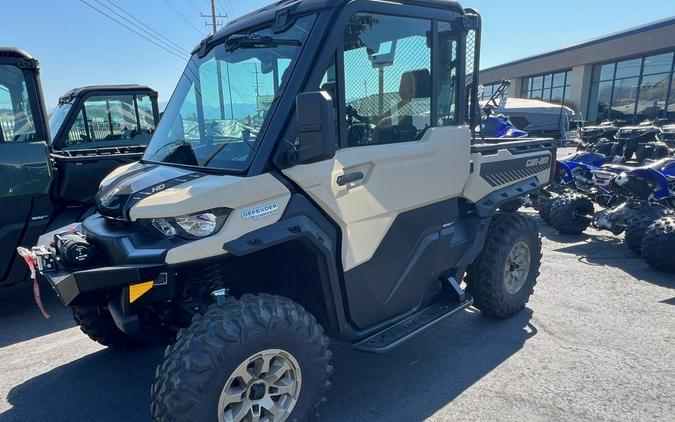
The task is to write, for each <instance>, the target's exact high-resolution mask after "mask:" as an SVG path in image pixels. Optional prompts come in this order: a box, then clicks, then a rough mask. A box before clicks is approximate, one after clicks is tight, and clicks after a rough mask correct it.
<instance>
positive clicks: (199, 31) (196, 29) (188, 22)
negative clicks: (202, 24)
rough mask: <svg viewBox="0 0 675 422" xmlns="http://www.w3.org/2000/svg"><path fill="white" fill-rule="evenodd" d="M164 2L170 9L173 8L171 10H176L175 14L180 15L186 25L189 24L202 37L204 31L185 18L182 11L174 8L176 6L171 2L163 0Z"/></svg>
mask: <svg viewBox="0 0 675 422" xmlns="http://www.w3.org/2000/svg"><path fill="white" fill-rule="evenodd" d="M164 3H166V5H167V6H169V7H170V8H171V9H173V11H174V12H176V14H177V15H178V16H180V17H181V18H183V20H184V21H185V22H186V23H187V24H188V25H190V26H191V27H192V28H193V29H194V30H195V31H197V32H198V33H199V35H200V36H202V37H203V36H204V33H203V32H202V31H201V30H200V29H199V28H197V27H196V26H194V25H193V24H192V22H190V21H189V20H188V18H186V17H185V15H184V14H183V13H181V11H180V10H178V9H176V7H175V6H174V5H173V4H171V3H169V0H164Z"/></svg>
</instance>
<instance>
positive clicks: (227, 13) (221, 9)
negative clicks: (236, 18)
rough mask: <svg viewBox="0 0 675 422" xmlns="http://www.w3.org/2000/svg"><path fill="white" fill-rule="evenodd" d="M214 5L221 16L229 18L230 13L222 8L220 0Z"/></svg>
mask: <svg viewBox="0 0 675 422" xmlns="http://www.w3.org/2000/svg"><path fill="white" fill-rule="evenodd" d="M216 3H217V4H218V9H219V12H220V13H221V14H223V15H226V16H230V12H229V11H228V10H227V9H226V8H225V7H223V3H221V2H220V0H217V1H216Z"/></svg>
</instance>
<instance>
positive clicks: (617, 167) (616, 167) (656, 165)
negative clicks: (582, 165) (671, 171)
mask: <svg viewBox="0 0 675 422" xmlns="http://www.w3.org/2000/svg"><path fill="white" fill-rule="evenodd" d="M672 163H675V158H672V157H667V158H662V159H660V160H656V161H654V162H652V163H649V164H647V165H644V166H638V167H634V166H627V165H625V164H604V165H603V166H602V168H603V169H606V170H611V171H616V172H620V171H631V170H637V169H654V170H661V169H663V168H664V167H666V166H667V165H669V164H672Z"/></svg>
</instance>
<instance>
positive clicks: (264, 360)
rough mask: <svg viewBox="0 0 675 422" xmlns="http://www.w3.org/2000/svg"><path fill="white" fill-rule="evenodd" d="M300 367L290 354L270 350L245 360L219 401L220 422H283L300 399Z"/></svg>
mask: <svg viewBox="0 0 675 422" xmlns="http://www.w3.org/2000/svg"><path fill="white" fill-rule="evenodd" d="M301 386H302V373H301V371H300V364H298V361H297V360H296V359H295V357H293V355H291V354H290V353H288V352H286V351H284V350H281V349H268V350H264V351H262V352H259V353H256V354H254V355H252V356H250V357H249V358H248V359H246V360H244V361H243V362H242V363H241V364H240V365H239V366H238V367H237V368H236V369H235V370H234V371H233V372H232V374H231V375H230V377H229V378H228V380H227V382H226V383H225V385H224V387H223V390H222V391H221V393H220V398H219V400H218V421H219V422H258V421H260V422H283V421H285V420H287V419H288V417H289V416H290V415H291V412H292V411H293V408H294V407H295V405H296V404H297V402H298V398H299V397H300V388H301Z"/></svg>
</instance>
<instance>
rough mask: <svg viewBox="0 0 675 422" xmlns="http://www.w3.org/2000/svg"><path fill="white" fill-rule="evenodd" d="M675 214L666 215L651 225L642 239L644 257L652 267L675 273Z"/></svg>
mask: <svg viewBox="0 0 675 422" xmlns="http://www.w3.org/2000/svg"><path fill="white" fill-rule="evenodd" d="M674 245H675V216H666V217H663V218H660V219H658V220H656V221H655V222H654V223H653V224H652V225H650V226H649V228H648V229H647V231H646V232H645V235H644V238H643V239H642V258H643V259H644V260H645V261H646V262H647V264H649V265H650V266H651V267H652V268H655V269H657V270H659V271H664V272H667V273H675V247H673V246H674Z"/></svg>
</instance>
